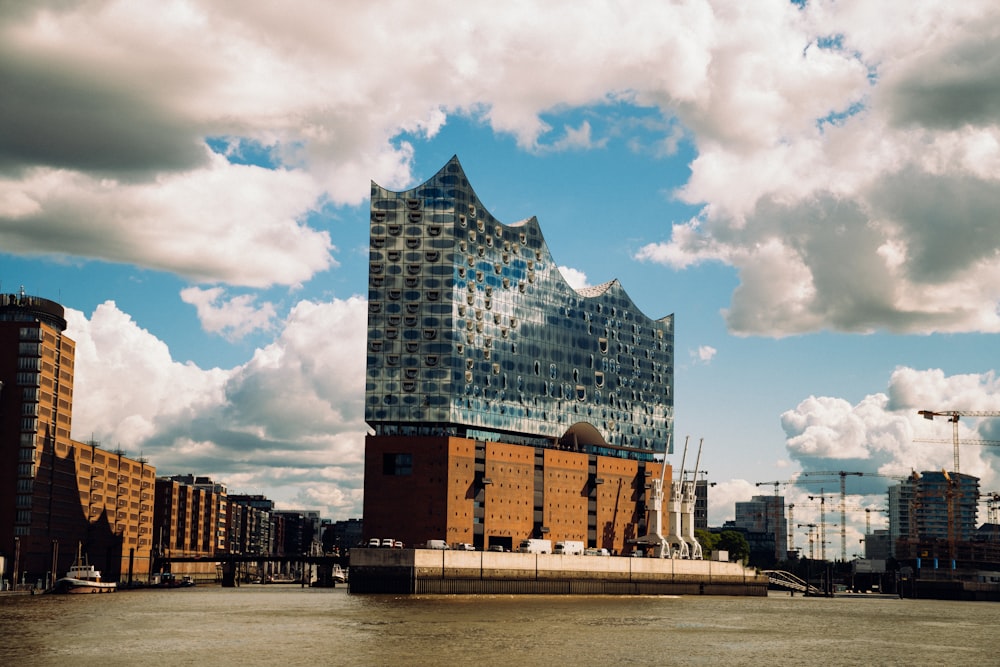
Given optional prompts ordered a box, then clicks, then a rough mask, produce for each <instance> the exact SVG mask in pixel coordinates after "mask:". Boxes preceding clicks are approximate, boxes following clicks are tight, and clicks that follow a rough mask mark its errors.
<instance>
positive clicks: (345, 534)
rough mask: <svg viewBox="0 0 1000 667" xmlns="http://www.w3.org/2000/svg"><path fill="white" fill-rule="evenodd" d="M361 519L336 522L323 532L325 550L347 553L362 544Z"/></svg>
mask: <svg viewBox="0 0 1000 667" xmlns="http://www.w3.org/2000/svg"><path fill="white" fill-rule="evenodd" d="M363 526H364V524H363V522H362V521H361V519H347V520H346V521H334V522H332V523H330V524H329V525H328V526H327V527H326V530H325V531H324V532H323V548H324V550H325V551H328V552H329V551H334V550H337V551H341V552H343V551H347V550H349V549H350V548H351V547H355V546H357V545H358V544H360V543H361V538H362V533H363Z"/></svg>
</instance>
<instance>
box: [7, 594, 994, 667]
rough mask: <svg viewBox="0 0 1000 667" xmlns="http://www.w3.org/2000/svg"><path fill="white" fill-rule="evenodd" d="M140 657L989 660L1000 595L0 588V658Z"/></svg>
mask: <svg viewBox="0 0 1000 667" xmlns="http://www.w3.org/2000/svg"><path fill="white" fill-rule="evenodd" d="M138 664H148V665H205V666H213V667H215V666H228V665H241V666H247V665H281V666H282V667H286V666H287V667H291V666H294V665H310V666H316V665H390V664H391V665H434V666H436V667H445V666H447V667H457V666H459V665H461V666H466V665H475V666H478V665H511V666H519V667H521V666H526V665H572V666H577V665H626V664H628V665H685V666H689V665H712V666H719V667H731V666H734V665H773V666H781V667H787V666H791V665H823V666H824V667H833V666H837V665H906V666H908V667H914V666H919V665H942V664H952V665H995V664H1000V604H998V603H976V602H947V601H933V600H899V599H895V598H891V597H871V598H861V599H859V598H833V599H828V598H803V597H801V596H795V597H790V596H788V595H787V594H773V595H771V596H770V597H767V598H730V597H694V596H688V597H666V596H664V597H610V596H608V597H603V596H594V597H589V596H587V597H576V596H573V597H556V596H532V595H525V596H440V597H433V596H429V597H406V596H398V597H397V596H359V595H348V593H347V590H346V589H345V588H336V589H308V588H307V589H302V588H299V587H297V586H284V585H270V586H243V587H241V588H218V587H214V586H206V587H197V588H188V589H176V590H136V591H123V592H119V593H115V594H114V595H78V596H73V595H68V596H51V595H45V596H8V597H0V665H17V666H21V665H26V666H28V665H59V666H60V667H62V666H67V665H73V666H79V667H86V666H88V665H100V666H102V667H109V666H113V665H138Z"/></svg>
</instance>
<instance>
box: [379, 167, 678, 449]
mask: <svg viewBox="0 0 1000 667" xmlns="http://www.w3.org/2000/svg"><path fill="white" fill-rule="evenodd" d="M369 261H370V266H369V291H368V308H369V311H368V360H367V378H366V389H365V420H366V421H367V422H368V424H369V425H370V426H371V427H372V428H373V429H374V430H375V432H376V434H378V435H455V436H462V437H474V438H476V439H480V440H498V439H502V440H503V441H505V442H513V443H521V444H531V445H551V446H559V447H568V448H574V449H578V450H579V451H588V452H591V453H597V454H605V455H611V456H619V457H628V458H637V459H640V460H648V459H651V458H652V454H653V453H663V452H664V449H665V447H666V445H667V443H668V442H669V441H670V438H669V437H668V436H669V434H670V433H671V432H672V429H673V393H672V390H673V376H674V372H673V371H674V364H673V361H674V357H673V342H674V336H673V316H672V315H671V316H668V317H665V318H663V319H659V320H651V319H649V318H647V317H646V316H645V315H643V314H642V313H641V312H640V311H639V309H638V308H636V306H635V304H633V303H632V300H631V299H630V298H629V297H628V295H627V294H626V293H625V291H624V290H623V289H622V287H621V285H620V284H619V283H618V281H617V280H612V281H610V282H607V283H604V284H603V285H599V286H597V287H588V288H584V289H581V290H574V289H573V288H572V287H570V286H569V285H568V284H567V283H566V281H565V280H564V279H563V277H562V275H561V274H560V272H559V270H558V269H557V268H556V265H555V263H554V262H553V260H552V257H551V255H550V254H549V249H548V247H547V246H546V244H545V239H544V238H543V237H542V233H541V230H540V228H539V225H538V221H537V220H536V219H535V218H534V217H532V218H530V219H528V220H524V221H522V222H517V223H514V224H510V225H507V224H503V223H501V222H499V221H498V220H496V219H495V218H494V217H493V216H492V215H491V214H490V213H489V212H488V211H487V210H485V208H484V207H483V206H482V204H481V203H480V201H479V199H478V198H477V197H476V194H475V192H474V191H473V190H472V188H471V187H470V186H469V182H468V179H467V178H466V176H465V174H464V172H463V171H462V167H461V165H460V164H459V162H458V159H457V158H452V159H451V160H450V161H449V162H448V164H446V165H445V166H444V168H443V169H442V170H441V171H439V172H438V173H437V174H436V175H435V176H434V177H433V178H431V179H430V180H428V181H427V182H426V183H424V184H422V185H420V186H418V187H416V188H414V189H412V190H408V191H405V192H392V191H389V190H386V189H384V188H382V187H380V186H378V185H376V184H374V183H373V184H372V191H371V247H370V260H369Z"/></svg>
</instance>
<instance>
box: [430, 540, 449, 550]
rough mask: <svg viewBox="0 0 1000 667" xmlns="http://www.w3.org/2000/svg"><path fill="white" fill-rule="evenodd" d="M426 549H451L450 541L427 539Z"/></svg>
mask: <svg viewBox="0 0 1000 667" xmlns="http://www.w3.org/2000/svg"><path fill="white" fill-rule="evenodd" d="M424 548H425V549H450V548H451V547H449V546H448V543H447V542H445V541H444V540H427V544H425V545H424Z"/></svg>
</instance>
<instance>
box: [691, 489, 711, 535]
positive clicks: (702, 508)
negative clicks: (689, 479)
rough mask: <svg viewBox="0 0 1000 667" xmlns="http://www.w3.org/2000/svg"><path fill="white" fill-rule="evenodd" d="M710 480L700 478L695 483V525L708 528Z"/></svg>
mask: <svg viewBox="0 0 1000 667" xmlns="http://www.w3.org/2000/svg"><path fill="white" fill-rule="evenodd" d="M708 487H709V483H708V480H704V479H699V480H698V481H697V482H695V485H694V527H695V529H696V530H708Z"/></svg>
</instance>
